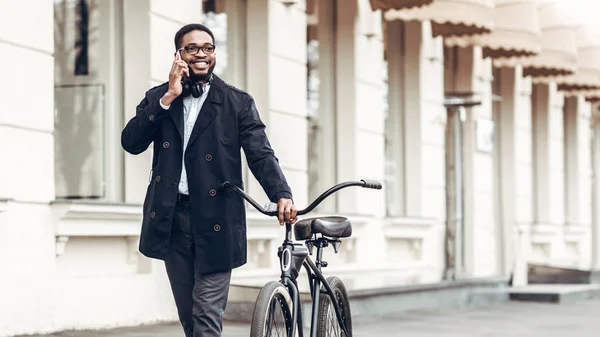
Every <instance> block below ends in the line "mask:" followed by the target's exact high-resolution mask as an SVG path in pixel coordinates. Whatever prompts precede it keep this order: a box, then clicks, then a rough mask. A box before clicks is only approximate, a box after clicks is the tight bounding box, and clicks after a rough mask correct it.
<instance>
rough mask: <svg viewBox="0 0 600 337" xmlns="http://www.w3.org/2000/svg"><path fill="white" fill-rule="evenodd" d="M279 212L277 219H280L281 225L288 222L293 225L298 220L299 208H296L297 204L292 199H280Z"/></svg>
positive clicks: (278, 203)
mask: <svg viewBox="0 0 600 337" xmlns="http://www.w3.org/2000/svg"><path fill="white" fill-rule="evenodd" d="M277 212H278V213H279V215H278V216H277V219H279V225H280V226H283V225H284V224H285V223H286V222H289V223H291V224H292V225H293V224H295V223H296V221H297V220H298V217H297V214H296V213H297V212H298V210H297V209H296V205H294V203H293V202H292V199H286V198H281V199H279V201H278V202H277Z"/></svg>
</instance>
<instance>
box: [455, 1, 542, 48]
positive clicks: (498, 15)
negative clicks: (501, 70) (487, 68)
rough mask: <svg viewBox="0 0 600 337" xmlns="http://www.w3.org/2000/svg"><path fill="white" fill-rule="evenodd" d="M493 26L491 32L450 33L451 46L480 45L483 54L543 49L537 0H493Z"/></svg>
mask: <svg viewBox="0 0 600 337" xmlns="http://www.w3.org/2000/svg"><path fill="white" fill-rule="evenodd" d="M493 17H494V29H493V30H492V32H491V33H490V34H483V35H473V36H468V37H448V38H446V39H445V40H444V41H445V43H446V45H448V46H461V47H466V46H481V47H482V49H483V57H491V58H494V59H495V58H512V57H522V56H535V55H538V54H539V53H540V52H541V50H542V32H541V30H540V24H539V19H538V11H537V0H494V15H493Z"/></svg>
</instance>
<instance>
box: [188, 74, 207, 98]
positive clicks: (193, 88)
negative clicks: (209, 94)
mask: <svg viewBox="0 0 600 337" xmlns="http://www.w3.org/2000/svg"><path fill="white" fill-rule="evenodd" d="M212 80H213V74H210V76H209V77H208V80H207V81H198V82H195V83H194V82H192V80H191V79H189V78H187V79H185V80H181V85H182V86H183V91H182V93H181V95H182V96H183V97H187V96H188V95H190V94H191V95H192V96H193V97H195V98H198V97H200V96H202V94H203V93H204V86H205V85H207V84H212Z"/></svg>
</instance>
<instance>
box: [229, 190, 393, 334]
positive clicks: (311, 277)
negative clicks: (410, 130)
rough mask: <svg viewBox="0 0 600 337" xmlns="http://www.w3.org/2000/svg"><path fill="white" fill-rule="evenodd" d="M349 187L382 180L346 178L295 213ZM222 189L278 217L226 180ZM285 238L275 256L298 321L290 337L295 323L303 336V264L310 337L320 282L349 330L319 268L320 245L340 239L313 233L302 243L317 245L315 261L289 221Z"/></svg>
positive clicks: (343, 328)
mask: <svg viewBox="0 0 600 337" xmlns="http://www.w3.org/2000/svg"><path fill="white" fill-rule="evenodd" d="M350 186H359V187H364V188H372V189H381V188H382V185H381V183H379V182H377V181H368V180H361V181H349V182H344V183H340V184H337V185H335V186H334V187H332V188H330V189H328V190H327V191H325V192H323V193H322V194H321V195H320V196H319V197H317V198H316V199H315V200H314V201H313V202H312V203H311V204H310V205H309V206H308V207H306V208H305V209H303V210H300V211H298V212H297V215H304V214H307V213H309V212H310V211H312V210H313V209H314V208H315V207H317V206H318V205H319V204H320V203H321V202H322V201H323V200H325V198H327V197H328V196H330V195H331V194H333V193H335V192H337V191H339V190H341V189H342V188H346V187H350ZM222 187H223V188H229V189H231V190H232V191H234V192H236V193H237V194H239V195H240V196H241V197H243V198H244V199H246V201H248V202H249V203H250V204H251V205H252V206H253V207H254V208H256V209H257V210H258V211H259V212H261V213H263V214H265V215H268V216H277V215H278V212H277V211H267V210H265V209H264V208H263V207H261V206H260V205H259V204H258V203H257V202H256V201H254V199H252V198H251V197H250V196H249V195H247V194H246V193H245V192H244V191H243V190H242V189H240V188H239V187H238V186H235V185H232V184H230V183H229V182H228V181H226V182H224V183H223V185H222ZM285 229H286V232H285V240H284V241H283V243H282V245H281V246H280V247H279V249H278V252H277V255H278V256H279V266H280V269H281V278H280V282H281V283H282V284H283V285H284V286H286V287H287V289H288V291H289V293H290V295H291V297H292V307H293V308H292V322H296V323H297V324H292V330H291V336H295V332H296V326H298V329H299V330H298V333H299V335H300V337H303V336H304V331H303V324H302V323H303V320H302V309H301V305H300V292H299V290H298V282H297V278H298V275H299V274H300V270H301V269H302V267H304V268H305V269H306V272H307V274H308V283H309V285H310V293H311V298H312V314H311V325H310V337H315V335H316V333H317V332H316V329H317V318H318V309H319V295H321V293H323V292H322V291H321V284H322V285H323V287H324V288H325V293H327V294H328V295H329V297H330V298H331V302H332V303H333V304H334V305H333V307H334V310H335V314H336V317H337V319H338V322H339V324H340V327H341V328H342V330H343V331H344V333H345V334H346V335H348V332H347V331H346V327H345V326H344V324H343V320H342V316H341V313H340V308H339V306H338V303H337V300H336V298H335V295H334V294H333V290H332V289H331V287H330V286H329V284H328V283H327V280H326V279H325V277H324V276H323V274H322V273H321V267H326V266H327V264H326V262H324V261H323V260H322V259H323V248H325V247H327V246H328V245H329V243H331V242H341V241H339V240H337V239H328V238H325V237H323V236H321V237H317V235H316V234H314V235H313V238H311V239H310V240H305V245H306V244H308V243H311V244H313V245H314V246H315V247H317V259H316V261H315V262H313V261H312V260H311V258H310V257H309V256H308V255H309V251H308V248H307V247H305V246H304V245H302V244H297V243H294V241H293V240H292V224H291V223H287V222H286V224H285Z"/></svg>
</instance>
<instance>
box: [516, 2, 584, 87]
mask: <svg viewBox="0 0 600 337" xmlns="http://www.w3.org/2000/svg"><path fill="white" fill-rule="evenodd" d="M538 15H539V20H540V28H541V31H542V52H541V53H540V54H539V55H537V56H534V57H525V58H522V59H519V60H518V61H517V62H518V63H520V64H521V65H522V66H523V75H524V76H532V77H537V78H546V79H552V78H554V77H556V76H568V75H572V74H574V73H575V71H576V70H577V34H576V29H577V27H576V25H575V24H574V23H573V22H572V21H571V20H570V19H569V18H568V16H566V15H562V13H560V11H559V10H558V7H557V4H556V3H555V2H550V1H544V2H541V3H540V4H539V5H538Z"/></svg>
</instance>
